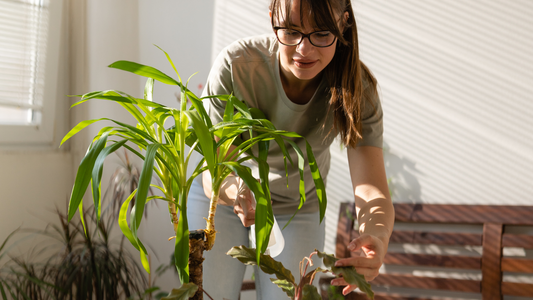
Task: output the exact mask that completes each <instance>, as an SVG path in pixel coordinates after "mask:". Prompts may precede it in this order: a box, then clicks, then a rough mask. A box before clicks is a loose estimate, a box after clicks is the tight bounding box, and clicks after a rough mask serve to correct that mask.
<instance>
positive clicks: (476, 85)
mask: <svg viewBox="0 0 533 300" xmlns="http://www.w3.org/2000/svg"><path fill="white" fill-rule="evenodd" d="M355 13H356V18H357V20H358V25H359V32H360V47H361V57H362V59H363V60H364V61H365V62H366V63H367V64H368V66H369V67H370V68H371V70H372V71H373V72H374V74H375V75H376V77H377V78H378V81H379V82H380V88H381V92H382V94H381V95H382V102H383V107H384V111H385V141H386V149H385V150H386V151H385V152H386V153H387V157H386V161H387V172H388V175H389V177H391V181H392V190H393V192H396V193H395V194H394V195H393V198H394V200H395V201H402V202H403V201H407V202H432V203H435V202H441V203H478V204H489V203H490V204H503V203H505V204H524V205H528V204H529V205H530V204H532V203H533V201H532V200H531V195H532V194H533V185H531V179H532V175H531V171H532V170H533V158H532V157H531V153H532V149H533V133H532V132H531V128H533V118H532V116H533V114H532V112H533V103H532V101H531V96H530V95H531V94H532V92H533V85H532V84H531V83H532V80H533V59H531V58H530V55H529V54H530V52H531V50H530V49H531V48H532V46H533V32H532V31H531V30H530V29H531V28H533V20H532V19H531V17H530V16H531V14H532V13H533V3H531V2H530V1H513V2H512V3H511V2H505V3H504V2H503V1H469V2H468V3H467V2H457V1H450V0H448V1H440V2H438V3H437V2H420V1H412V0H411V1H402V2H401V3H400V2H390V1H384V0H379V1H366V0H365V1H358V2H357V4H356V5H355ZM402 161H403V162H402ZM405 173H408V174H410V176H405ZM402 174H403V175H402Z"/></svg>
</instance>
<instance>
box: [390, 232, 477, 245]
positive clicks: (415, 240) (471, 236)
mask: <svg viewBox="0 0 533 300" xmlns="http://www.w3.org/2000/svg"><path fill="white" fill-rule="evenodd" d="M482 241H483V235H482V234H476V233H459V232H457V233H456V232H424V231H394V232H393V233H392V235H391V238H390V241H389V243H408V244H434V245H441V246H456V245H469V246H481V244H482Z"/></svg>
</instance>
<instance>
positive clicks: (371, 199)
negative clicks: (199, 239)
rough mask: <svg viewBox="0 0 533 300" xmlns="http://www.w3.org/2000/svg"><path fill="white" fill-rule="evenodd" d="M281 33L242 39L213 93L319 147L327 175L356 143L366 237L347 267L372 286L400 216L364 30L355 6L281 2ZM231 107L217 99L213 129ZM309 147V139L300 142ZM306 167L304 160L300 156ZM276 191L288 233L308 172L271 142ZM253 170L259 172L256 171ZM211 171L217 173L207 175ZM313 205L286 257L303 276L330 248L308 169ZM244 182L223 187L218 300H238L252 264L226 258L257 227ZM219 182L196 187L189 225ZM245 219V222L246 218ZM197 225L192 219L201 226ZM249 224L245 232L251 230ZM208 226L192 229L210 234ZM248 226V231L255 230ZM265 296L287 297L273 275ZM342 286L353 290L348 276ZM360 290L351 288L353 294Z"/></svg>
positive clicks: (214, 286)
mask: <svg viewBox="0 0 533 300" xmlns="http://www.w3.org/2000/svg"><path fill="white" fill-rule="evenodd" d="M270 17H271V21H272V27H273V30H274V33H275V34H274V35H268V36H258V37H252V38H247V39H243V40H239V41H237V42H235V43H233V44H232V45H230V46H228V47H227V48H226V49H225V50H224V51H223V52H222V53H221V54H220V55H219V57H218V58H217V60H216V62H215V64H214V66H213V68H212V70H211V73H210V75H209V78H208V82H207V85H206V90H205V93H207V94H209V95H217V94H231V93H233V94H234V95H235V96H236V97H237V98H239V99H241V100H243V101H245V102H246V103H247V104H248V105H249V106H251V107H257V108H259V109H260V110H262V111H263V112H264V113H265V115H266V116H267V118H268V119H269V120H270V121H271V122H272V123H273V124H274V126H276V128H278V129H283V130H287V131H295V132H297V133H299V134H300V135H302V136H304V137H305V138H306V139H307V140H308V142H309V143H310V144H311V146H312V148H313V152H314V153H315V156H316V159H317V163H318V166H319V168H320V171H321V173H322V175H323V177H326V175H327V173H328V171H329V166H330V154H329V146H330V144H331V143H332V141H333V139H334V138H335V136H336V135H337V134H340V137H341V140H342V142H343V143H344V144H345V145H346V146H347V154H348V160H349V167H350V175H351V180H352V184H353V191H354V197H355V204H356V208H357V211H358V221H359V224H360V228H359V230H360V232H361V236H360V237H359V238H357V239H355V240H353V241H352V242H351V243H350V245H349V248H350V249H351V250H352V251H358V252H359V251H360V250H362V254H361V256H360V257H355V258H349V259H343V260H339V261H338V262H337V265H338V266H348V265H351V266H354V267H355V268H356V269H357V271H358V272H359V273H361V274H363V275H365V277H366V279H367V280H372V279H374V278H375V277H376V276H377V275H378V270H379V267H380V266H381V264H382V262H383V257H384V256H385V253H386V249H387V246H388V241H389V236H390V233H391V232H392V226H393V222H394V221H393V220H394V211H393V207H392V204H391V200H390V197H389V192H388V187H387V181H386V175H385V168H384V163H383V154H382V149H381V147H382V134H383V125H382V124H383V122H382V110H381V104H380V102H379V99H378V95H377V91H376V80H375V79H374V78H373V76H372V75H371V73H370V71H369V70H368V69H367V68H366V67H365V66H364V65H363V64H362V63H361V62H360V61H359V55H358V45H357V30H356V25H355V20H354V15H353V11H352V7H351V3H350V0H321V1H316V0H272V2H271V5H270ZM223 112H224V103H223V102H222V101H218V100H216V99H215V100H213V101H212V102H211V106H210V115H211V117H212V119H213V122H214V123H216V122H219V121H221V120H222V116H223ZM295 142H297V143H298V145H299V146H300V148H302V149H305V144H304V142H303V141H302V140H297V141H295ZM293 161H296V157H294V158H293ZM268 163H269V165H270V174H269V178H270V188H271V192H272V200H273V203H272V206H273V211H274V214H275V217H276V219H277V221H278V223H279V225H280V227H283V226H284V225H285V224H286V222H287V221H288V220H289V218H290V217H291V216H292V215H293V213H294V212H295V211H296V209H297V207H298V204H299V196H298V195H299V191H298V180H299V175H298V169H297V168H291V169H290V170H289V179H288V182H289V184H288V187H287V178H286V177H285V169H284V163H283V155H282V153H281V151H280V150H279V149H278V148H277V147H275V145H274V144H272V145H271V148H270V149H269V158H268ZM252 168H253V166H252ZM206 173H207V172H206ZM305 182H306V189H307V190H306V196H307V200H306V203H305V204H304V205H303V207H302V208H301V210H300V212H299V213H298V214H297V215H296V217H295V218H294V219H293V220H292V221H291V224H290V225H289V226H288V227H287V228H285V229H284V230H283V235H284V238H285V242H286V244H285V250H284V251H283V252H282V254H280V256H279V257H277V258H276V259H277V260H280V261H281V262H282V263H283V264H284V265H285V266H286V267H288V268H289V269H290V270H291V272H292V273H293V275H295V276H298V274H299V272H298V263H299V261H301V260H302V258H303V257H305V256H308V255H309V254H310V253H311V252H312V251H313V250H314V249H315V248H317V249H322V247H323V243H324V222H322V224H319V222H318V220H319V217H318V200H317V197H316V195H315V192H314V185H313V183H312V178H311V174H310V172H309V170H308V169H306V170H305ZM239 186H242V182H241V180H240V179H239V178H237V177H234V176H230V177H229V178H228V179H227V182H226V184H224V186H223V187H222V190H221V193H220V201H219V203H220V204H222V205H226V206H220V207H219V208H218V210H217V215H216V222H217V232H218V233H217V242H216V244H215V246H214V248H213V249H212V250H211V251H208V252H206V264H205V265H204V289H205V290H206V291H207V292H208V293H210V294H211V295H212V296H214V297H216V298H227V299H237V298H238V294H239V290H240V284H241V282H242V279H243V274H244V265H242V264H241V263H240V262H239V261H237V260H235V259H232V258H230V257H228V256H226V255H225V253H226V252H227V251H228V250H229V249H230V248H231V247H232V246H236V245H242V244H244V245H247V244H248V230H247V229H246V227H247V226H249V225H251V224H253V222H254V213H255V212H254V210H253V208H252V205H251V201H252V196H251V194H250V192H249V190H247V188H246V187H244V191H242V190H241V191H238V190H239V189H238V187H239ZM202 187H203V189H205V193H206V195H210V186H209V180H205V179H204V180H203V186H202V185H201V183H200V182H199V181H197V182H195V183H194V185H193V188H192V189H191V194H190V198H189V199H190V200H191V201H189V213H190V214H192V215H194V217H190V218H189V220H193V221H195V222H198V220H201V217H202V216H205V213H206V211H207V210H208V202H209V199H208V197H206V196H205V195H203V194H202V191H201V189H202ZM235 214H236V215H237V216H238V218H236V216H235ZM191 223H192V222H191ZM242 225H244V226H242ZM202 226H203V224H202V223H200V222H199V223H198V224H190V227H191V228H202ZM245 226H246V227H245ZM255 277H256V289H257V293H258V299H284V298H286V295H285V294H284V293H283V292H282V291H281V289H279V288H278V287H276V286H275V285H273V284H272V283H271V282H270V279H269V278H270V277H272V276H271V275H268V274H264V273H262V272H260V271H257V270H256V272H255ZM333 284H336V285H346V282H345V281H344V280H343V279H342V278H341V279H336V280H334V281H333ZM355 288H356V287H355V286H346V287H345V288H344V290H343V293H344V294H347V293H349V292H351V291H353V290H354V289H355Z"/></svg>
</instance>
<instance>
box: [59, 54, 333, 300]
mask: <svg viewBox="0 0 533 300" xmlns="http://www.w3.org/2000/svg"><path fill="white" fill-rule="evenodd" d="M163 52H164V51H163ZM164 53H165V55H166V57H167V59H168V61H169V62H170V64H171V65H172V67H173V69H174V70H175V71H176V74H177V76H178V80H175V79H173V78H172V77H170V76H168V75H166V74H164V73H163V72H161V71H159V70H157V69H155V68H153V67H150V66H146V65H141V64H138V63H134V62H129V61H117V62H115V63H113V64H111V65H110V67H111V68H116V69H120V70H124V71H128V72H132V73H134V74H137V75H140V76H144V77H147V78H148V80H147V82H146V85H145V89H144V97H143V98H136V97H133V96H130V95H128V94H126V93H123V92H119V91H114V90H109V91H96V92H91V93H87V94H85V95H82V96H81V100H80V101H78V102H77V103H75V104H74V105H73V106H77V105H79V104H82V103H83V102H85V101H88V100H92V99H103V100H110V101H114V102H116V103H117V104H120V105H121V106H122V107H124V109H126V110H127V111H128V112H129V113H130V114H131V115H132V116H133V117H134V118H135V119H136V121H137V122H138V123H137V124H136V125H135V126H134V125H130V124H125V123H122V122H119V121H116V120H112V119H107V118H100V119H94V120H86V121H82V122H80V123H79V124H78V125H76V126H75V127H74V128H73V129H72V130H71V131H70V132H69V133H68V134H67V135H66V136H65V137H64V139H63V140H62V142H61V144H63V143H64V142H66V141H67V140H68V139H69V138H70V137H72V136H73V135H75V134H76V133H78V132H79V131H80V130H82V129H83V128H85V127H87V126H89V125H91V124H93V123H95V122H98V121H103V120H107V121H110V122H112V123H113V124H114V125H113V126H105V127H103V128H102V129H101V130H100V131H99V132H98V134H97V135H96V136H95V137H94V139H93V142H92V143H91V145H90V146H89V149H88V151H87V153H86V155H85V157H84V158H83V159H82V161H81V163H80V166H79V168H78V172H77V175H76V179H75V183H74V187H73V189H72V194H71V197H70V202H69V211H68V219H69V220H71V219H72V217H73V216H74V215H75V213H76V211H78V210H79V209H80V208H81V207H83V200H82V198H83V195H84V194H85V192H86V190H87V188H88V186H89V184H91V189H92V194H93V202H94V207H95V213H96V218H97V220H99V218H100V213H101V204H100V198H101V195H100V194H101V193H100V183H101V177H102V168H103V163H104V161H105V159H106V157H107V156H108V155H109V154H111V153H113V152H114V151H116V150H117V149H120V148H127V149H128V150H130V151H131V152H132V153H133V154H135V155H136V156H138V157H139V158H141V159H142V160H143V161H144V163H143V167H142V171H141V174H140V179H139V183H138V187H137V189H136V190H135V191H134V192H132V193H131V195H130V196H129V197H128V198H127V199H126V201H124V203H123V204H122V206H121V209H120V213H119V221H118V222H119V225H120V228H121V230H122V232H123V234H124V235H125V236H126V237H127V238H128V240H129V241H130V242H131V244H132V245H133V246H134V247H135V248H136V249H137V250H138V251H139V252H140V256H141V262H142V264H143V266H144V268H145V269H146V270H147V271H148V272H149V263H148V259H147V251H146V248H145V247H144V245H143V243H142V241H141V240H140V238H139V236H138V234H137V231H138V229H139V226H140V224H141V221H142V216H143V213H144V209H145V205H146V204H147V203H148V202H149V201H152V200H159V201H165V202H167V204H168V209H169V215H170V219H171V221H172V224H173V230H174V232H175V233H176V236H175V251H174V256H175V264H176V268H177V270H178V273H179V276H180V280H181V282H182V283H183V284H184V286H183V290H185V292H183V293H182V294H183V295H188V294H190V293H194V292H195V289H196V288H197V287H195V286H194V285H185V284H186V283H188V282H189V279H190V278H189V271H190V269H189V268H190V266H189V233H190V232H189V227H188V222H187V194H188V192H189V189H190V186H191V184H192V181H193V180H194V178H195V177H196V176H198V175H200V174H201V173H202V172H204V171H208V172H209V173H210V175H211V178H212V185H213V194H212V196H211V209H210V211H209V214H208V216H209V218H208V221H207V227H206V229H205V230H203V231H204V232H205V234H206V246H205V248H206V249H207V250H208V249H210V248H211V247H212V245H213V243H214V242H215V234H216V230H215V227H214V217H215V212H216V206H217V204H216V202H217V200H218V192H219V188H220V184H221V183H222V180H223V179H224V178H226V177H227V176H228V175H229V174H231V173H232V172H234V173H236V174H237V175H238V176H240V177H241V178H242V179H243V181H244V183H245V184H246V185H247V186H248V187H249V188H250V189H251V191H252V192H253V193H254V194H255V197H256V200H257V206H256V232H255V235H256V241H257V242H256V243H257V248H258V249H260V250H261V251H258V252H257V254H256V260H257V262H259V261H260V258H261V256H260V254H261V253H264V251H265V250H266V248H267V245H268V239H269V236H270V232H271V229H272V225H273V222H274V221H273V213H272V206H271V201H270V192H269V187H268V164H267V163H266V158H267V154H268V145H269V143H270V142H271V141H274V142H276V143H278V145H279V147H280V148H281V149H282V151H283V153H284V154H285V157H286V159H288V160H289V162H290V163H291V164H292V163H293V162H292V161H291V160H290V156H289V155H288V150H287V146H286V145H285V143H287V144H288V145H289V146H290V147H292V149H294V151H296V152H297V153H298V162H297V164H298V167H299V168H300V175H301V178H300V193H301V201H302V202H303V201H305V192H304V189H303V184H304V180H303V168H304V164H305V159H304V155H303V152H302V151H301V149H299V148H298V146H297V145H296V144H295V143H294V142H293V141H292V140H291V139H294V138H302V137H301V136H300V135H298V134H296V133H293V132H287V131H283V130H277V129H276V128H275V127H274V126H273V125H272V123H271V122H269V121H268V120H266V119H265V117H264V115H263V114H262V113H261V112H260V111H259V110H257V109H254V108H248V107H247V106H246V105H245V104H244V103H243V102H242V101H240V100H239V99H237V98H236V97H234V96H233V95H217V96H208V97H204V98H199V97H197V96H196V95H195V94H194V93H192V92H191V91H190V90H189V89H188V88H187V82H188V81H187V82H186V83H183V81H182V80H181V77H180V75H179V73H178V72H177V70H176V68H175V66H174V63H173V62H172V60H171V59H170V57H169V55H168V54H167V53H166V52H164ZM155 81H159V82H162V83H165V84H170V85H176V86H178V87H179V88H180V92H181V97H180V108H179V109H177V108H171V107H166V106H164V105H161V104H158V103H156V102H154V101H152V92H153V88H154V82H155ZM212 97H217V98H219V99H221V100H223V101H226V102H227V103H226V110H225V113H224V119H223V122H221V123H219V124H212V123H211V120H210V118H209V115H208V114H207V112H206V110H205V109H204V106H203V103H202V100H204V99H208V98H212ZM187 101H190V102H191V106H190V107H187ZM244 132H247V133H249V135H250V138H249V139H247V140H242V139H241V138H240V135H241V134H242V133H244ZM255 145H257V149H258V151H257V153H254V152H253V151H252V147H253V146H255ZM306 145H307V146H306V154H307V160H308V163H309V166H310V168H311V171H312V173H313V178H314V180H315V185H316V190H317V194H318V199H319V203H320V221H322V219H323V217H324V214H325V209H326V195H325V188H324V183H323V181H322V178H321V176H320V172H319V170H318V168H317V167H316V161H315V159H314V156H313V152H312V150H311V147H310V146H309V144H308V143H307V144H306ZM136 148H138V149H136ZM193 151H197V152H198V153H200V154H201V156H202V159H201V161H200V162H199V163H198V164H197V165H196V166H195V167H194V171H193V173H192V175H191V176H189V177H187V173H186V171H187V167H188V165H189V163H190V158H191V154H192V153H193ZM244 154H246V155H244ZM250 159H253V160H255V161H256V162H257V163H258V165H259V174H260V179H261V180H260V181H257V179H256V178H254V177H253V176H252V174H251V171H250V169H249V168H248V167H245V166H244V165H243V163H244V162H245V161H247V160H250ZM204 163H205V165H204ZM154 174H155V176H156V177H157V178H158V179H159V181H160V184H159V185H157V184H152V183H151V182H152V176H153V175H154ZM150 187H153V188H155V189H158V190H159V191H161V194H162V195H159V196H158V195H153V196H148V190H149V189H150ZM134 196H135V197H136V201H135V204H134V205H133V208H132V209H131V210H130V211H129V209H128V206H129V203H130V201H131V199H132V198H133V197H134ZM128 212H129V213H130V220H129V222H128V218H127V216H128ZM206 213H207V212H206ZM200 288H201V287H200ZM193 291H194V292H193ZM176 293H181V292H178V291H176V292H175V293H174V295H176ZM199 294H200V296H199V297H201V293H199ZM197 296H198V294H197Z"/></svg>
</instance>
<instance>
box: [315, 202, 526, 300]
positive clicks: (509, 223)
mask: <svg viewBox="0 0 533 300" xmlns="http://www.w3.org/2000/svg"><path fill="white" fill-rule="evenodd" d="M394 208H395V211H396V222H395V228H394V231H393V234H392V236H391V239H390V245H389V251H388V253H387V255H386V257H385V261H384V268H383V269H382V270H384V272H383V273H382V274H380V275H379V276H378V277H377V278H376V279H375V280H373V281H372V282H371V284H372V287H373V289H374V290H375V291H376V297H375V299H377V300H385V299H386V300H407V299H413V300H414V299H456V298H457V297H454V296H450V295H449V294H450V293H451V294H454V293H455V292H460V293H461V294H463V293H472V294H467V295H472V297H473V298H474V299H475V298H477V299H480V298H482V299H484V300H492V299H503V296H504V295H505V296H517V297H533V283H532V281H531V278H533V258H532V254H531V253H532V252H533V251H532V250H533V206H490V205H436V204H406V203H395V204H394ZM354 220H355V208H354V204H353V202H352V203H342V204H341V207H340V214H339V223H338V227H337V241H336V256H337V257H349V256H350V255H353V254H352V253H351V252H350V251H349V250H348V249H347V248H346V246H347V244H348V243H349V241H351V240H352V239H354V238H356V237H357V236H359V233H358V231H357V230H355V229H354ZM458 224H464V226H467V227H468V226H470V230H464V229H462V230H459V228H463V227H460V226H459V225H458ZM402 225H403V226H402ZM461 226H463V225H461ZM472 227H474V228H479V229H478V230H472ZM467 229H468V228H467ZM427 247H430V248H431V249H433V253H427V252H431V251H426V253H424V251H422V253H420V251H418V253H409V252H406V251H394V249H396V250H397V249H406V248H411V249H415V250H416V249H418V250H421V249H422V250H424V249H427ZM443 247H444V248H445V247H452V248H453V247H455V248H464V249H469V251H467V253H466V254H465V253H464V251H463V252H460V251H459V254H453V253H449V252H451V251H443V250H440V251H439V249H444V248H443ZM504 248H506V250H507V251H506V252H510V253H511V254H513V253H512V251H514V252H516V253H519V255H516V253H515V255H511V256H509V255H505V253H504V251H503V249H504ZM435 249H437V250H435ZM472 249H474V250H472ZM476 249H478V250H477V251H475V250H476ZM528 253H529V254H528ZM402 268H403V269H409V270H411V271H410V272H395V270H396V271H397V270H402ZM416 269H420V270H422V271H420V270H419V271H413V270H416ZM432 270H436V271H432ZM462 272H463V273H467V275H468V274H470V275H468V276H466V277H467V278H457V275H455V276H449V275H447V276H441V274H443V273H445V274H450V273H451V274H454V273H455V274H457V273H462ZM472 274H473V275H472ZM504 275H505V276H504ZM463 277H464V276H463ZM473 277H474V278H473ZM524 277H525V278H526V279H525V280H523V278H524ZM508 278H510V279H512V280H508ZM516 278H518V279H516ZM521 279H522V280H523V282H520V280H521ZM329 280H331V279H330V278H328V277H322V278H321V279H320V281H321V293H322V296H323V298H324V299H328V296H327V295H328V283H329ZM414 289H416V290H414ZM421 291H422V292H421ZM436 296H437V298H436ZM439 296H440V298H439ZM467 298H468V297H467ZM345 299H367V298H366V296H364V295H362V294H358V293H355V292H354V293H351V294H349V295H348V296H346V297H345ZM470 299H472V298H470ZM531 299H533V298H531Z"/></svg>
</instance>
